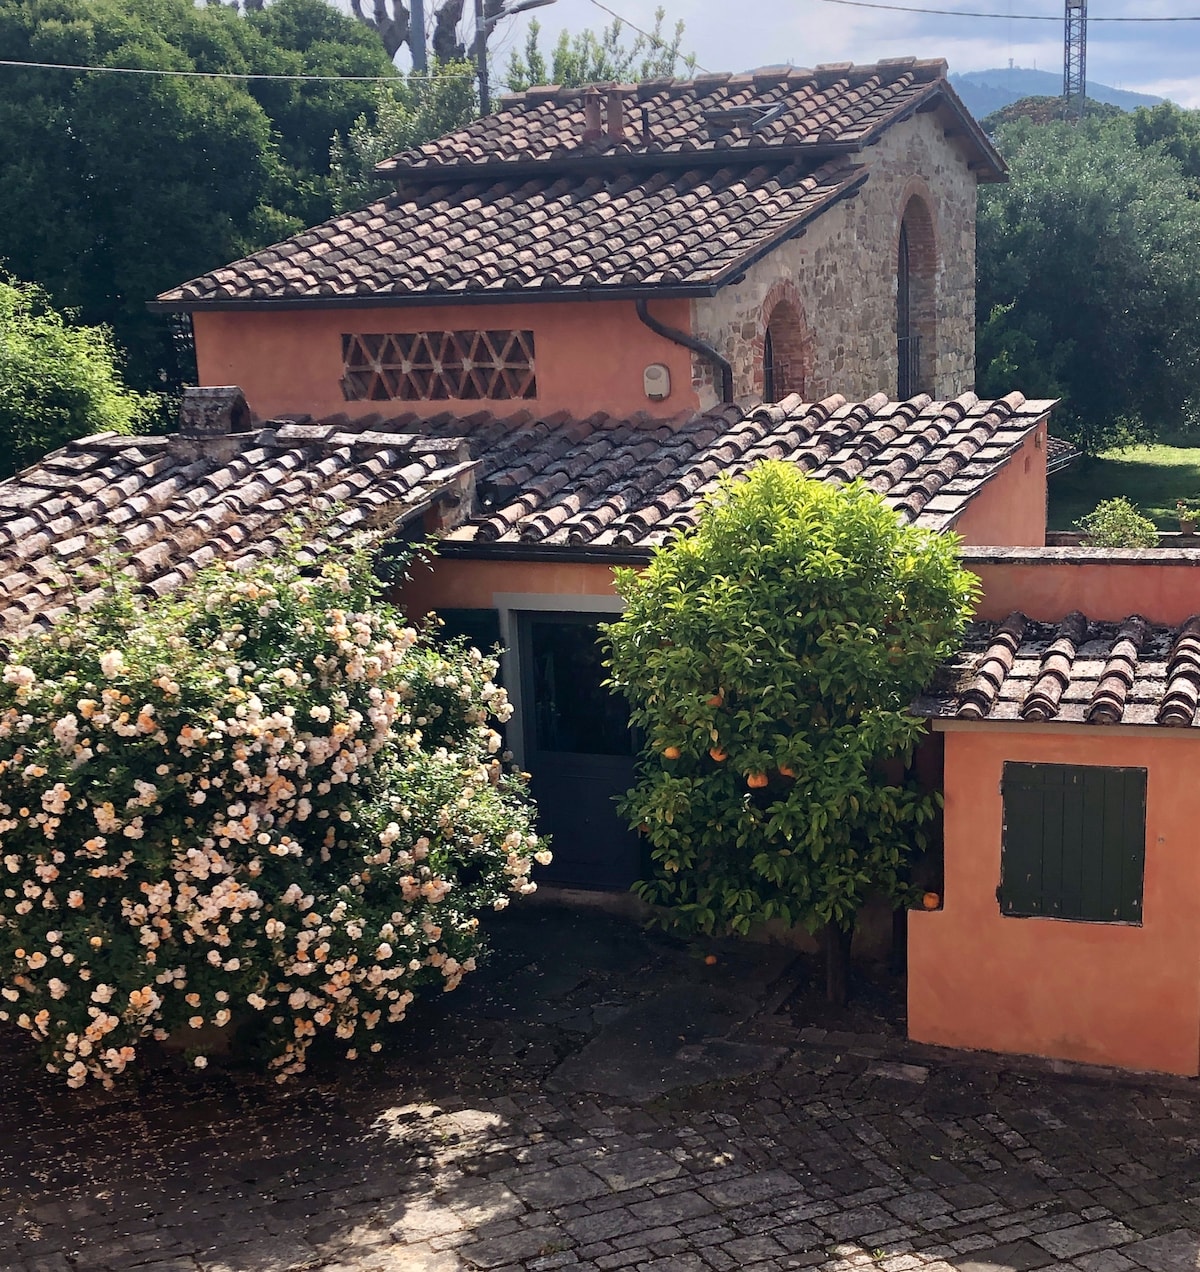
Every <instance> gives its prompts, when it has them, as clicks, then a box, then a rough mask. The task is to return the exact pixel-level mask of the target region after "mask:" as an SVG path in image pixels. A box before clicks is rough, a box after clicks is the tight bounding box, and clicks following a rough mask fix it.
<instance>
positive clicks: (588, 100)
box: [583, 88, 604, 141]
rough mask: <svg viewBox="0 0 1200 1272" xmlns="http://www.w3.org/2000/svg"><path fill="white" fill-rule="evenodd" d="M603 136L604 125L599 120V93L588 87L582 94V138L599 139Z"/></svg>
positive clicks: (588, 139) (585, 139) (587, 139)
mask: <svg viewBox="0 0 1200 1272" xmlns="http://www.w3.org/2000/svg"><path fill="white" fill-rule="evenodd" d="M603 136H604V127H603V125H602V123H601V120H600V94H599V93H597V92H596V90H595V89H594V88H589V89H588V91H587V92H586V93H584V95H583V139H584V141H599V140H600V138H601V137H603Z"/></svg>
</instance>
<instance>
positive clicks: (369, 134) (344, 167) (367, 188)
mask: <svg viewBox="0 0 1200 1272" xmlns="http://www.w3.org/2000/svg"><path fill="white" fill-rule="evenodd" d="M478 114H479V97H478V94H477V92H476V84H475V70H474V68H473V67H472V65H471V63H470V62H446V63H441V62H435V63H434V64H433V65H432V66H431V68H430V71H429V75H428V77H427V78H424V77H421V76H418V75H411V76H408V77H403V76H402V77H400V78H398V79H397V80H396V83H395V84H394V85H393V84H378V85H376V88H375V93H374V97H373V100H372V103H371V110H370V111H369V112H364V113H363V114H362V115H360V116H359V117H358V118H357V119H356V120H355V121H354V123H353V124H352V125H351V127H350V129H349V130H348V132H347V133H346V135H345V137H343V136H342V135H341V134H340V133H338V134H336V135H335V136H334V139H333V146H332V148H331V170H332V174H333V185H334V204H335V206H336V208H337V209H338V210H339V211H344V210H345V209H347V208H357V207H361V206H362V205H363V204H364V203H369V202H370V201H371V200H372V199H378V198H381V197H382V196H383V195H385V194H387V193H388V192H389V191H390V190H392V189H393V186H394V183H393V182H391V181H387V180H380V179H379V178H378V177H376V176H375V175H374V169H375V165H376V164H377V163H380V162H382V161H383V160H384V159H388V158H390V157H391V156H392V155H395V154H399V153H400V151H402V150H408V149H410V148H412V147H413V146H419V145H421V143H422V142H425V141H430V140H432V139H433V138H434V137H440V136H441V135H442V133H447V132H452V131H453V130H454V129H456V128H461V127H463V125H464V124H469V123H470V122H471V120H472V119H474V118H475V117H476V116H477V115H478Z"/></svg>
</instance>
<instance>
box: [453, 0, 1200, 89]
mask: <svg viewBox="0 0 1200 1272" xmlns="http://www.w3.org/2000/svg"><path fill="white" fill-rule="evenodd" d="M894 2H895V3H907V4H927V5H929V6H930V7H933V8H941V9H955V10H963V11H967V12H971V13H975V14H979V13H988V12H993V13H1002V14H1005V15H1013V16H1012V17H1008V16H1006V17H1004V18H1001V19H998V20H995V19H986V18H980V17H970V18H966V17H949V16H935V15H929V14H914V13H899V12H897V13H888V12H882V11H879V10H874V9H855V8H849V7H845V6H842V5H839V4H831V3H827V2H826V0H725V2H724V3H719V2H718V0H603V3H604V4H605V5H606V6H607V7H608V8H610V9H612V10H614V11H615V12H617V13H619V14H620V15H621V16H622V17H623V18H625V19H626V20H627V21H628V22H629V23H632V24H635V25H637V26H640V27H644V28H646V29H649V28H650V27H651V26H652V25H653V22H654V10H655V7H656V4H657V3H662V4H663V6H664V8H665V9H666V10H667V24H668V25H670V24H671V23H672V22H673V21H674V20H675V19H677V18H682V19H683V22H684V24H685V35H684V49H685V50H686V51H688V52H694V53H695V55H696V58H697V60H698V62H699V63H700V65H701V66H703V67H706V68H708V69H709V70H713V71H744V70H749V69H750V68H752V67H755V66H765V65H772V64H775V63H780V62H790V63H792V64H794V65H796V66H814V65H816V64H817V63H819V62H846V61H854V62H874V61H877V60H878V59H880V58H885V57H903V56H908V55H913V56H916V57H922V58H928V57H941V58H945V59H946V61H947V62H949V64H950V70H951V72H952V73H953V72H956V71H974V70H987V69H991V68H994V67H1001V68H1003V67H1007V66H1008V65H1009V60H1010V59H1011V60H1012V62H1013V64H1015V65H1016V66H1022V67H1036V68H1038V69H1040V70H1048V71H1052V72H1053V73H1054V74H1056V75H1059V76H1061V74H1062V62H1063V3H1062V0H894ZM468 9H469V6H468ZM1019 14H1040V15H1042V16H1044V17H1050V18H1052V19H1053V21H1040V22H1031V21H1021V20H1020V19H1019V18H1018V17H1017V16H1016V15H1019ZM1088 14H1089V18H1091V19H1095V18H1100V17H1122V16H1129V17H1149V16H1173V17H1177V16H1181V15H1189V14H1190V15H1196V16H1197V17H1200V0H1090V3H1089V6H1088ZM531 17H534V18H537V19H538V20H539V21H540V22H541V24H542V27H543V30H544V36H543V40H542V47H543V49H548V48H549V46H551V45H552V44H553V42H554V39H555V38H556V37H557V35H558V32H559V31H560V30H561V29H562V28H564V27H565V28H566V29H568V30H570V31H578V30H582V29H583V28H585V27H589V26H590V27H599V26H602V25H605V24H606V23H608V22H609V21H611V19H610V17H609V15H608V14H607V13H606V12H604V11H603V10H602V9H601V8H600V7H598V5H597V3H596V0H554V4H553V7H551V8H542V9H538V10H536V11H535V12H534V13H525V14H521V15H518V16H516V17H513V18H511V19H507V20H505V21H502V22H501V23H500V24H499V25H498V26H497V28H496V30H495V33H494V34H493V36H492V40H491V47H492V52H493V57H494V58H495V62H496V64H498V65H499V66H501V67H503V66H504V65H506V64H507V61H508V50H509V49H510V48H512V47H513V46H519V44H520V43H521V41H522V40H523V39H524V31H525V28H526V26H527V24H528V21H529V19H530V18H531ZM1198 55H1200V21H1197V22H1158V23H1120V22H1113V23H1106V22H1095V21H1092V22H1091V23H1090V25H1089V32H1088V48H1087V71H1088V79H1089V80H1094V81H1096V82H1098V83H1103V84H1108V85H1111V86H1112V87H1114V88H1126V89H1133V90H1135V91H1137V92H1144V93H1153V94H1155V95H1157V96H1160V97H1170V98H1171V99H1172V100H1173V101H1176V102H1178V103H1179V104H1180V105H1183V106H1191V107H1200V68H1198V62H1200V56H1198ZM683 73H684V72H683V71H682V70H681V71H680V74H681V75H682V74H683Z"/></svg>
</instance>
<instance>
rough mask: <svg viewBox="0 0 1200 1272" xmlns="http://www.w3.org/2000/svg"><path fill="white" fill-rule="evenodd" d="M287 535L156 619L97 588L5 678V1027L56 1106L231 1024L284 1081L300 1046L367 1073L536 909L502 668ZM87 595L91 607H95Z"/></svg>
mask: <svg viewBox="0 0 1200 1272" xmlns="http://www.w3.org/2000/svg"><path fill="white" fill-rule="evenodd" d="M299 539H300V536H299V535H298V534H297V535H295V536H293V542H292V544H291V546H290V548H289V549H288V550H286V551H284V552H283V553H281V555H279V556H277V557H275V558H274V559H272V560H268V561H264V562H260V563H258V564H257V565H255V566H254V567H253V568H252V569H249V570H246V571H237V570H234V569H231V568H217V569H213V570H211V571H209V572H207V573H205V574H202V575H200V576H199V577H198V578H197V579H196V580H194V581H193V582H192V583H191V584H190V585H188V586H186V587H185V588H184V589H183V590H182V591H181V592H180V593H179V594H177V595H175V596H173V597H169V598H167V599H164V600H159V601H155V600H145V599H142V598H140V597H137V596H135V595H133V594H132V593H131V592H130V590H129V588H128V586H125V585H124V584H123V577H124V576H123V575H122V574H121V573H120V572H119V571H117V570H116V569H115V567H114V572H113V578H112V579H111V580H110V582H111V583H112V584H113V586H112V587H110V589H109V590H108V591H107V592H106V593H105V595H104V599H102V600H101V601H100V602H99V603H98V604H96V605H95V606H94V607H93V608H92V609H90V610H88V611H87V612H85V613H76V614H74V615H71V616H68V617H67V618H65V619H64V620H63V621H62V622H61V623H60V624H59V625H58V626H57V627H56V628H55V629H54V630H53V631H51V632H49V633H47V634H34V635H30V636H28V637H26V638H25V639H23V640H19V641H17V642H16V643H15V644H14V645H13V647H12V649H11V650H10V652H9V654H8V658H7V661H6V663H5V666H4V672H3V677H2V681H0V861H2V864H3V872H2V875H0V879H2V882H0V1019H2V1020H6V1021H12V1022H13V1023H14V1024H16V1025H17V1026H19V1027H21V1028H23V1029H25V1030H27V1031H28V1032H29V1033H31V1034H32V1035H33V1037H34V1039H35V1040H36V1041H37V1042H38V1043H39V1045H40V1046H41V1048H42V1051H43V1053H44V1056H45V1058H46V1061H47V1063H48V1066H49V1067H50V1071H51V1072H53V1073H59V1074H61V1075H63V1076H64V1077H65V1078H66V1080H67V1082H68V1084H69V1085H71V1086H82V1085H84V1084H85V1083H86V1082H87V1081H89V1080H90V1079H94V1080H98V1081H100V1082H102V1083H103V1084H104V1085H106V1086H108V1085H111V1083H112V1080H113V1078H114V1077H115V1076H116V1075H117V1074H119V1073H121V1072H123V1071H124V1070H125V1069H126V1068H127V1066H128V1065H129V1064H130V1063H131V1062H132V1061H133V1060H134V1059H135V1058H136V1051H137V1047H138V1046H139V1043H140V1042H141V1040H142V1039H144V1038H146V1037H147V1036H151V1035H152V1036H153V1037H155V1038H158V1039H165V1038H166V1037H167V1036H168V1035H171V1034H175V1035H178V1034H181V1033H182V1034H183V1035H184V1036H185V1037H187V1038H194V1039H195V1041H194V1043H193V1046H192V1050H193V1056H194V1060H195V1063H196V1064H197V1065H198V1066H200V1067H203V1066H204V1065H205V1064H206V1063H207V1057H206V1056H205V1055H204V1049H203V1040H204V1038H205V1033H204V1031H205V1030H206V1029H210V1028H211V1027H216V1028H218V1029H219V1028H222V1027H232V1026H235V1025H238V1024H244V1025H245V1029H246V1031H247V1032H249V1033H251V1034H252V1035H253V1036H254V1037H255V1039H256V1041H257V1044H258V1049H259V1053H260V1054H261V1055H262V1056H263V1057H264V1058H266V1059H267V1060H268V1061H269V1065H270V1067H271V1068H272V1069H274V1070H275V1072H276V1075H277V1078H278V1080H280V1081H282V1080H284V1079H285V1078H287V1077H288V1076H289V1075H290V1074H294V1073H298V1072H300V1071H301V1070H302V1069H303V1068H304V1065H305V1055H306V1052H307V1049H308V1047H309V1045H310V1044H311V1042H312V1040H313V1038H314V1037H315V1036H316V1035H317V1034H318V1033H325V1034H329V1035H333V1036H335V1037H336V1038H337V1039H339V1040H341V1042H342V1043H343V1044H344V1046H345V1048H346V1050H347V1053H348V1055H349V1056H350V1057H351V1058H353V1056H354V1055H355V1054H357V1048H359V1047H361V1046H369V1047H370V1049H371V1050H378V1049H379V1045H380V1044H379V1043H378V1042H375V1041H374V1039H375V1038H376V1037H377V1035H376V1033H375V1030H376V1028H377V1026H378V1025H379V1024H380V1023H382V1022H384V1021H392V1022H395V1021H399V1020H401V1019H402V1018H403V1017H404V1014H405V1011H406V1009H407V1007H408V1005H409V1003H410V1002H411V1001H412V999H413V996H414V994H416V993H419V992H421V991H422V990H423V989H434V990H451V989H454V988H455V987H456V986H457V985H458V984H459V982H460V981H461V979H462V977H463V976H464V975H465V974H466V973H468V972H470V971H471V970H473V968H474V967H475V959H476V957H477V955H478V952H479V948H480V937H481V934H480V930H479V914H480V913H481V912H482V911H486V910H493V909H494V910H499V909H503V908H504V907H505V906H507V905H508V902H509V898H510V896H512V895H513V894H518V895H519V894H524V893H528V892H531V891H532V890H533V888H534V885H533V884H532V883H531V882H530V881H529V873H530V870H531V869H532V865H533V862H534V860H535V859H537V860H539V861H545V860H548V859H549V854H548V853H547V852H546V851H545V849H544V847H543V846H541V845H540V844H539V842H538V840H537V838H536V836H535V835H534V833H533V829H532V825H533V810H532V806H531V804H530V803H529V801H528V799H527V797H526V793H525V789H524V787H523V785H522V784H521V782H520V781H519V780H518V779H516V778H513V777H511V776H506V775H505V774H504V773H503V770H502V766H501V764H500V762H499V760H498V758H497V752H498V751H499V747H500V738H499V735H498V734H497V733H496V732H495V730H494V729H493V728H492V727H491V723H490V722H491V719H492V718H493V717H494V718H496V719H500V720H504V719H507V718H508V716H509V714H510V711H511V708H510V707H509V705H508V703H507V701H506V700H505V697H504V691H503V690H502V689H498V688H497V687H496V684H495V680H494V678H495V672H496V663H495V660H494V659H492V658H487V657H484V656H483V655H481V654H480V653H479V651H478V650H473V649H468V648H466V647H465V646H464V645H462V644H461V643H458V644H455V643H451V644H449V645H447V646H444V647H440V648H439V647H437V646H435V645H433V644H432V643H431V642H430V641H429V640H428V639H427V638H425V637H422V636H420V635H419V634H418V633H417V632H416V631H415V630H414V629H412V628H411V627H406V626H405V625H404V623H403V619H402V618H401V616H400V615H399V614H397V613H396V612H395V611H393V610H392V609H391V608H390V607H389V606H387V605H386V604H384V603H382V602H381V601H380V599H379V594H378V586H377V584H376V583H375V581H374V578H373V575H372V571H371V568H370V562H369V560H368V558H367V555H366V553H365V552H358V553H356V554H353V555H351V556H350V557H349V558H348V559H346V558H345V557H342V558H340V559H339V560H338V561H332V560H326V561H325V562H324V563H323V564H319V565H318V567H317V568H314V567H313V565H312V563H311V556H312V554H311V552H309V551H307V550H306V549H302V548H301V546H300V543H299ZM93 586H94V584H93Z"/></svg>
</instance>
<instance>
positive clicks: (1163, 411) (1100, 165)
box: [976, 108, 1200, 452]
mask: <svg viewBox="0 0 1200 1272" xmlns="http://www.w3.org/2000/svg"><path fill="white" fill-rule="evenodd" d="M1172 112H1173V113H1172ZM1191 114H1192V113H1191V112H1181V111H1178V110H1177V108H1170V111H1168V112H1167V113H1165V114H1162V113H1160V111H1158V110H1156V111H1150V112H1138V113H1137V114H1136V115H1134V116H1127V115H1120V116H1118V117H1115V118H1103V119H1100V118H1091V119H1087V120H1084V121H1083V122H1082V123H1079V124H1067V123H1048V124H1042V125H1037V124H1034V123H1031V122H1030V121H1029V120H1026V119H1021V120H1018V121H1016V122H1014V123H1012V124H1009V125H1006V126H1004V127H1002V128H1001V129H1000V130H999V132H998V134H997V142H998V145H999V147H1000V149H1001V151H1002V152H1003V153H1004V155H1005V157H1006V159H1007V160H1008V163H1009V166H1010V169H1011V180H1010V181H1009V182H1008V183H1007V184H1004V185H994V186H988V187H985V188H984V189H983V190H981V191H980V206H979V219H978V244H979V285H978V291H977V297H976V300H977V306H978V345H977V361H978V366H979V386H980V392H981V393H983V394H989V393H997V392H1006V391H1007V389H1008V388H1009V387H1011V386H1012V385H1013V384H1014V383H1015V384H1019V385H1020V386H1021V388H1022V390H1023V391H1024V392H1025V393H1028V394H1031V395H1033V394H1036V395H1038V396H1054V397H1058V396H1061V397H1062V398H1063V399H1064V403H1063V406H1062V407H1061V408H1060V410H1059V411H1058V412H1056V414H1055V428H1056V429H1061V430H1063V431H1064V432H1065V433H1067V434H1069V435H1070V436H1072V437H1073V438H1074V439H1075V440H1076V441H1077V442H1079V443H1080V444H1081V445H1082V446H1083V447H1084V448H1085V449H1087V450H1088V451H1091V452H1095V451H1098V450H1102V449H1104V448H1105V447H1106V446H1110V445H1113V444H1116V443H1124V442H1128V441H1131V440H1134V439H1138V438H1143V437H1145V436H1148V435H1151V434H1153V433H1155V432H1157V431H1159V430H1160V429H1164V428H1166V429H1172V430H1173V429H1177V428H1178V427H1179V425H1180V423H1181V421H1182V420H1183V419H1184V418H1185V417H1186V416H1188V415H1189V414H1190V413H1191V411H1192V409H1193V402H1194V400H1197V399H1200V261H1198V260H1197V257H1196V253H1195V251H1194V244H1195V243H1196V242H1197V241H1198V239H1200V202H1197V201H1196V199H1195V198H1194V197H1193V194H1194V191H1195V174H1194V172H1191V171H1188V170H1185V167H1184V166H1183V163H1182V162H1181V159H1180V157H1179V155H1182V154H1183V153H1184V150H1186V149H1187V148H1188V147H1190V145H1191V144H1192V141H1191V139H1192V138H1193V137H1194V136H1195V132H1196V129H1197V128H1198V127H1200V125H1197V122H1196V120H1194V119H1193V118H1192V117H1191ZM1180 121H1184V122H1180ZM1168 125H1170V126H1168ZM1185 125H1186V126H1185ZM1176 152H1178V154H1177V153H1176Z"/></svg>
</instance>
